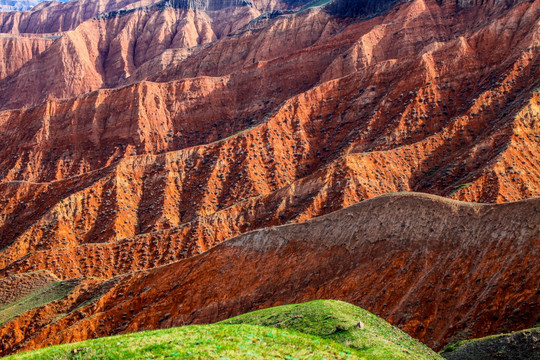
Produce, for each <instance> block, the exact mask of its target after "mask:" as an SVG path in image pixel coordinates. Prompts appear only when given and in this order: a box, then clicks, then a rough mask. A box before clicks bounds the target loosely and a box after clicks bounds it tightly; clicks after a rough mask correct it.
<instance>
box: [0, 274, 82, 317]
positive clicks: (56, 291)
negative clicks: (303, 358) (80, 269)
mask: <svg viewBox="0 0 540 360" xmlns="http://www.w3.org/2000/svg"><path fill="white" fill-rule="evenodd" d="M75 285H76V284H75V282H73V281H58V282H55V283H52V284H49V285H47V286H45V287H43V288H40V289H37V290H36V291H35V292H33V293H31V294H29V295H27V296H25V297H24V298H22V299H19V300H18V301H16V302H13V303H10V304H4V305H3V306H0V324H3V323H4V322H6V321H9V320H11V319H12V318H14V317H16V316H19V315H20V314H22V313H24V312H25V311H28V310H30V309H33V308H36V307H39V306H43V305H45V304H48V303H50V302H53V301H56V300H59V299H61V298H63V297H64V296H66V295H67V294H69V293H70V292H71V291H72V290H73V288H74V287H75Z"/></svg>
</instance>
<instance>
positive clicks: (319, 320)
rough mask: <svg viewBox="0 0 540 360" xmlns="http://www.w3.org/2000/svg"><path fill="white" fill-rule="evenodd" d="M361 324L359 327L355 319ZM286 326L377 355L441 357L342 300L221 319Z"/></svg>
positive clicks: (379, 356)
mask: <svg viewBox="0 0 540 360" xmlns="http://www.w3.org/2000/svg"><path fill="white" fill-rule="evenodd" d="M359 322H361V323H362V324H363V329H361V328H360V327H359V326H358V323H359ZM222 323H223V324H252V325H262V326H272V327H278V328H283V329H290V330H295V331H299V332H302V333H306V334H310V335H315V336H318V337H321V338H324V339H329V340H334V341H336V342H339V343H342V344H345V345H347V346H350V347H352V348H354V349H357V350H359V351H360V353H361V354H362V355H363V356H366V357H368V358H377V359H379V358H380V359H411V360H412V359H441V357H440V356H439V355H437V354H436V353H435V352H433V351H432V350H431V349H429V348H428V347H427V346H425V345H423V344H421V343H420V342H418V341H417V340H415V339H413V338H411V337H410V336H409V335H407V334H406V333H405V332H403V331H401V330H399V329H398V328H396V327H394V326H392V325H390V324H389V323H388V322H386V321H384V320H383V319H381V318H379V317H378V316H375V315H373V314H372V313H370V312H369V311H366V310H364V309H361V308H359V307H357V306H354V305H351V304H349V303H346V302H342V301H336V300H317V301H311V302H307V303H303V304H293V305H284V306H279V307H274V308H270V309H264V310H259V311H254V312H251V313H248V314H244V315H240V316H237V317H234V318H231V319H228V320H225V321H223V322H222Z"/></svg>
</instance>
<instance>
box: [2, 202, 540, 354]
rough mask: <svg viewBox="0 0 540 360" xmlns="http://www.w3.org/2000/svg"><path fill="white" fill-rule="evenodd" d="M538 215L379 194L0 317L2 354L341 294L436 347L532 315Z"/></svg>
mask: <svg viewBox="0 0 540 360" xmlns="http://www.w3.org/2000/svg"><path fill="white" fill-rule="evenodd" d="M539 224H540V199H534V200H525V201H521V202H516V203H509V204H498V205H478V204H467V203H463V202H457V201H452V200H446V199H443V198H440V197H435V196H429V195H420V194H395V195H387V196H381V197H377V198H375V199H372V200H367V201H364V202H361V203H360V204H358V205H354V206H352V207H349V208H347V209H344V210H341V211H338V212H335V213H333V214H330V215H328V216H324V217H321V218H318V219H315V220H312V221H308V222H305V223H302V224H293V225H287V226H280V227H274V228H269V229H264V230H260V231H255V232H250V233H248V234H245V235H241V236H239V237H237V238H234V239H232V240H230V241H227V242H225V243H223V244H221V245H219V246H217V247H215V248H213V249H211V250H209V251H208V252H206V253H204V254H202V255H201V256H198V257H193V258H190V259H186V260H183V261H180V262H176V263H173V264H170V265H167V266H164V267H159V268H155V269H152V270H148V271H142V272H134V273H130V274H127V275H124V276H121V277H118V278H115V279H113V280H112V281H109V282H106V283H104V284H103V285H102V286H103V287H104V289H106V290H102V293H101V295H99V296H97V297H96V298H95V299H94V300H93V301H92V302H91V303H90V304H86V305H84V306H81V307H79V308H78V309H76V310H75V311H71V312H68V313H67V314H65V315H64V316H63V317H62V318H61V319H58V318H56V316H57V312H67V311H65V310H62V308H58V307H57V308H56V309H55V310H56V312H52V313H50V314H46V315H43V316H40V319H39V324H38V326H34V325H33V323H34V322H33V319H32V318H31V317H30V316H29V315H32V314H34V313H35V312H33V311H31V312H29V314H24V315H23V316H21V318H20V319H17V320H12V321H10V322H8V323H6V324H3V325H2V326H1V327H0V337H1V340H2V341H1V342H0V343H1V344H2V346H3V349H2V350H3V354H5V353H9V352H11V351H13V350H20V349H31V348H36V347H41V346H45V345H51V344H58V343H63V342H70V341H77V340H83V339H87V338H93V337H98V336H104V335H110V334H117V333H124V332H131V331H136V330H142V329H154V328H162V327H169V326H179V325H183V324H190V323H206V322H213V321H217V320H222V319H224V318H227V317H230V316H233V315H237V314H240V313H244V312H247V311H252V310H256V309H260V308H264V307H269V306H276V305H280V304H287V303H294V302H303V301H307V300H311V299H321V298H322V299H326V298H333V299H341V300H345V301H349V302H352V303H354V304H357V305H359V306H362V307H364V308H366V309H368V310H370V311H372V312H374V313H375V314H378V315H380V316H383V317H384V318H386V319H388V320H389V321H390V322H391V323H393V324H396V325H398V326H400V327H401V328H403V329H404V330H406V331H407V332H409V333H410V334H412V335H413V336H415V337H417V338H419V339H421V340H422V341H424V342H426V343H427V344H428V345H430V346H433V347H434V348H436V349H438V348H439V347H440V346H441V345H444V344H445V343H447V342H448V341H449V340H451V339H453V338H455V337H456V336H457V337H459V336H471V337H479V336H484V335H487V334H492V333H497V332H502V331H507V330H508V329H517V328H523V327H529V326H532V325H533V324H534V323H535V321H536V320H537V319H538V317H539V316H540V308H539V307H538V302H539V300H540V293H539V289H540V279H539V277H538V274H539V272H540V263H539V262H538V261H537V260H538V256H540V251H539V250H540V231H539V229H540V228H539ZM151 249H152V248H151ZM151 249H150V250H151ZM96 261H99V260H98V259H97V258H96ZM98 293H99V292H98ZM516 309H517V310H519V311H516ZM166 314H167V316H165V315H166ZM48 316H50V317H48ZM53 318H55V319H56V321H55V322H52V319H53ZM23 326H25V327H24V328H23ZM14 334H16V336H14Z"/></svg>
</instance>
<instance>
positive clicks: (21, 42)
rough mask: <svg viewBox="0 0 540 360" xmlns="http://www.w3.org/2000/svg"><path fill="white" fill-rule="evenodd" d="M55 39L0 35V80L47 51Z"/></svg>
mask: <svg viewBox="0 0 540 360" xmlns="http://www.w3.org/2000/svg"><path fill="white" fill-rule="evenodd" d="M55 39H56V37H47V36H16V35H1V34H0V59H2V61H0V80H1V79H3V78H5V77H6V76H8V75H11V74H12V73H14V72H15V71H17V70H19V69H20V68H21V67H22V66H23V65H24V64H26V63H27V62H28V61H30V60H31V59H32V58H34V57H36V56H38V55H40V54H41V53H42V52H44V51H45V50H47V49H48V47H49V46H51V44H52V43H53V42H54V40H55Z"/></svg>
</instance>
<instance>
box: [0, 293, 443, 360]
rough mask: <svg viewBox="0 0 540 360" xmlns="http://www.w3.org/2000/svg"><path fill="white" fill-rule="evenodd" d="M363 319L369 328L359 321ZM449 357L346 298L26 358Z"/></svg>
mask: <svg viewBox="0 0 540 360" xmlns="http://www.w3.org/2000/svg"><path fill="white" fill-rule="evenodd" d="M359 321H362V323H363V324H364V329H360V328H359V327H358V326H357V324H358V322H359ZM174 358H176V359H321V360H322V359H328V360H329V359H365V360H383V359H384V360H388V359H419V360H421V359H441V358H440V357H439V356H438V355H437V354H436V353H434V352H433V351H431V350H429V349H428V348H427V347H425V346H423V345H421V344H420V343H418V342H417V341H415V340H413V339H412V338H410V337H409V336H408V335H406V334H405V333H403V332H402V331H400V330H398V329H396V328H394V327H392V326H391V325H390V324H388V323H387V322H385V321H384V320H382V319H380V318H378V317H376V316H375V315H373V314H371V313H369V312H367V311H365V310H362V309H360V308H358V307H356V306H353V305H350V304H347V303H344V302H339V301H313V302H309V303H304V304H298V305H285V306H280V307H275V308H271V309H266V310H261V311H256V312H252V313H249V314H245V315H241V316H239V317H235V318H232V319H229V320H226V321H222V322H220V323H217V324H211V325H192V326H185V327H180V328H171V329H166V330H155V331H143V332H138V333H132V334H127V335H119V336H112V337H105V338H99V339H95V340H88V341H84V342H79V343H73V344H65V345H59V346H52V347H48V348H44V349H40V350H36V351H32V352H28V353H21V354H17V355H13V356H10V357H7V358H6V359H11V360H23V359H55V360H61V359H81V360H82V359H89V360H93V359H100V360H105V359H174Z"/></svg>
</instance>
